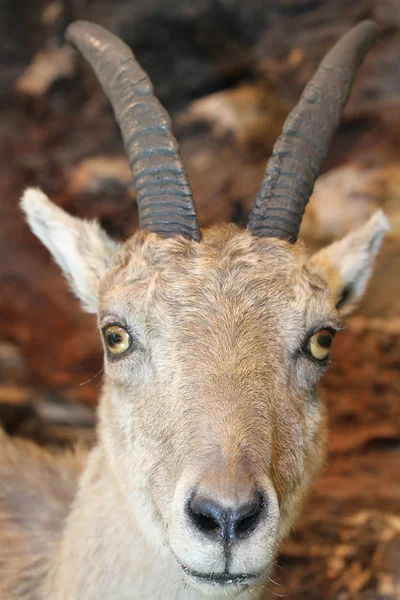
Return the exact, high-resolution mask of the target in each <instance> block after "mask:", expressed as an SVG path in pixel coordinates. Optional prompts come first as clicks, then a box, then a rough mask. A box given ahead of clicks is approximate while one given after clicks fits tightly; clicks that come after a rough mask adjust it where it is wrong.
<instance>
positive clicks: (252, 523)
mask: <svg viewBox="0 0 400 600" xmlns="http://www.w3.org/2000/svg"><path fill="white" fill-rule="evenodd" d="M263 508H264V500H263V498H262V496H261V494H257V496H256V497H255V498H254V500H253V502H251V503H249V504H247V505H246V506H243V507H242V508H240V509H239V510H238V511H236V513H233V515H232V521H233V527H234V532H235V537H237V538H239V539H240V538H244V537H247V536H248V535H249V534H250V533H252V532H253V531H254V529H255V528H256V527H257V525H258V522H259V520H260V517H261V513H262V511H263Z"/></svg>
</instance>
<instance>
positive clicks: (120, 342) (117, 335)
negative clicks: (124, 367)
mask: <svg viewBox="0 0 400 600" xmlns="http://www.w3.org/2000/svg"><path fill="white" fill-rule="evenodd" d="M104 342H105V345H106V346H107V348H108V350H109V351H110V352H111V354H114V355H118V354H123V353H124V352H126V351H127V350H128V348H129V347H130V346H131V344H132V338H131V336H130V335H129V333H128V332H127V330H126V329H124V328H123V327H120V326H119V325H110V326H109V327H106V328H105V330H104Z"/></svg>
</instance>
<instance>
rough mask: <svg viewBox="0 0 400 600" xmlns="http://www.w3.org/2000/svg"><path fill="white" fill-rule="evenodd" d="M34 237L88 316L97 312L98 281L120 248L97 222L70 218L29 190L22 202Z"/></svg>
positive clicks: (43, 197)
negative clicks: (65, 280) (49, 254)
mask: <svg viewBox="0 0 400 600" xmlns="http://www.w3.org/2000/svg"><path fill="white" fill-rule="evenodd" d="M21 208H22V210H23V212H24V213H25V215H26V219H27V221H28V223H29V226H30V228H31V229H32V231H33V233H34V234H35V235H36V236H37V237H38V238H39V239H40V240H41V242H42V243H43V244H44V245H45V246H46V247H47V248H48V250H49V251H50V253H51V254H52V256H53V258H54V260H55V261H56V262H57V263H58V265H59V266H60V267H61V269H62V271H63V272H64V274H65V275H66V277H67V279H68V281H69V282H70V285H71V287H72V289H73V291H74V292H75V294H76V295H77V296H78V298H79V299H80V300H81V302H82V304H83V306H84V308H85V310H86V311H87V312H92V313H94V312H97V309H98V297H97V288H98V282H99V279H100V277H101V276H102V275H103V273H104V272H105V270H106V269H107V268H108V267H109V266H110V265H111V264H112V261H113V259H114V257H115V254H116V251H117V249H118V248H119V244H117V243H116V242H114V241H113V240H111V239H110V238H109V237H108V235H107V234H106V233H105V232H104V231H103V230H102V229H101V227H100V226H99V225H98V224H97V223H96V222H88V221H83V220H82V219H78V218H76V217H72V216H71V215H69V214H67V213H66V212H65V211H64V210H62V209H61V208H59V207H58V206H56V205H55V204H53V203H52V202H51V201H50V200H49V199H48V198H47V196H46V195H45V194H43V192H41V191H40V190H38V189H33V188H30V189H28V190H26V192H25V193H24V195H23V197H22V200H21Z"/></svg>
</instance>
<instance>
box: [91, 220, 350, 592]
mask: <svg viewBox="0 0 400 600" xmlns="http://www.w3.org/2000/svg"><path fill="white" fill-rule="evenodd" d="M99 297H100V315H101V316H100V327H101V329H102V330H103V332H104V333H103V336H104V340H105V351H106V361H105V365H106V366H105V390H104V399H103V404H102V407H101V419H102V436H103V437H104V441H105V443H106V445H107V448H108V454H109V456H110V457H112V463H113V466H114V470H115V473H116V476H117V478H118V480H119V484H120V488H121V490H122V491H123V493H124V495H125V497H126V499H127V501H128V503H129V504H130V505H135V507H136V508H135V513H136V514H139V515H140V517H141V519H142V521H141V526H142V528H143V530H144V533H145V534H149V536H150V537H152V536H154V534H156V535H157V536H158V537H159V543H161V544H165V542H167V546H168V547H169V548H170V550H171V551H172V552H173V553H174V555H175V557H176V559H177V561H178V562H179V563H180V564H181V565H182V567H183V568H184V569H185V570H186V572H187V574H188V576H189V577H191V579H192V580H194V581H197V583H198V585H199V584H200V583H202V585H203V587H204V585H205V582H204V581H202V580H207V579H210V580H211V581H212V580H213V579H214V580H215V581H220V582H225V583H229V582H230V581H233V582H234V583H236V584H239V583H252V582H254V581H255V580H257V579H258V578H259V576H260V574H264V573H265V571H266V570H268V568H269V566H270V564H271V560H272V557H273V555H274V552H275V549H276V545H277V540H278V539H279V538H281V537H282V536H283V535H284V534H285V533H286V532H287V531H288V529H289V528H290V526H291V525H292V523H293V519H294V517H295V515H296V514H297V510H298V507H299V502H300V500H301V498H302V497H303V496H304V492H305V490H306V489H307V488H308V486H309V483H310V480H311V477H312V475H313V474H314V472H315V470H316V469H317V468H318V466H319V464H320V461H321V459H322V448H321V446H322V442H323V436H324V409H323V404H322V403H321V401H320V399H319V398H318V395H317V392H316V383H317V381H318V380H319V379H320V377H321V375H322V373H323V371H324V370H325V367H326V365H327V355H328V351H326V353H325V352H324V348H323V347H322V346H321V352H322V355H324V354H325V356H324V357H323V358H322V359H320V360H318V359H316V358H314V357H313V355H312V354H311V351H310V348H309V339H310V338H311V337H312V336H313V335H314V334H316V332H318V331H321V330H326V331H327V335H328V337H329V336H330V332H331V331H332V332H333V331H335V330H336V329H338V328H339V327H340V324H339V322H338V316H337V312H336V310H335V308H334V301H333V297H332V295H331V294H329V293H328V290H327V286H326V283H325V282H324V280H323V279H322V278H321V276H320V274H318V273H317V272H316V271H315V269H313V268H311V267H310V266H309V265H308V264H307V261H306V259H305V257H304V255H303V251H302V249H301V248H300V247H298V246H291V245H289V244H288V243H287V242H283V241H279V240H272V239H257V238H255V237H252V236H251V235H250V234H249V233H248V232H239V231H238V230H237V229H236V228H234V227H231V226H227V227H224V228H216V229H211V230H209V231H208V232H207V231H206V232H205V233H204V235H203V239H202V242H201V244H198V243H196V242H192V241H188V240H183V239H182V240H179V239H173V240H172V239H171V240H162V239H160V238H158V237H156V236H154V235H152V234H150V235H147V236H145V237H144V239H143V237H142V236H140V237H139V239H138V238H134V239H133V240H132V241H131V242H128V243H127V244H126V246H125V248H124V249H123V250H122V251H121V253H120V255H119V256H118V258H117V259H116V266H115V267H114V268H113V269H111V270H110V271H108V273H107V274H106V275H105V277H104V278H103V279H102V281H101V283H100V292H99ZM114 326H117V327H121V328H123V331H124V332H125V331H126V332H128V335H129V337H130V343H131V346H130V347H129V348H128V349H127V350H126V351H125V352H122V353H121V354H117V355H114V354H112V351H110V350H109V349H107V344H109V343H110V341H111V342H112V341H113V340H112V336H113V333H112V332H114V331H115V330H114V329H109V328H110V327H111V328H112V327H114ZM108 332H111V333H108ZM120 336H121V338H122V337H123V336H126V334H125V333H122V334H121V333H120ZM329 342H330V339H329V341H328V344H329ZM123 343H124V344H125V342H123ZM123 347H124V346H123ZM110 348H111V349H112V350H113V348H112V345H111V346H110ZM114 351H115V350H114ZM137 503H139V504H137ZM138 507H139V512H137V509H138Z"/></svg>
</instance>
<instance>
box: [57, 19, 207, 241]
mask: <svg viewBox="0 0 400 600" xmlns="http://www.w3.org/2000/svg"><path fill="white" fill-rule="evenodd" d="M66 39H67V40H68V41H70V42H72V43H73V44H74V45H75V46H76V47H77V48H78V49H79V50H80V52H81V53H82V54H83V56H84V57H85V58H86V60H87V61H88V62H89V63H90V65H91V66H92V67H93V69H94V71H95V73H96V75H97V77H98V79H99V80H100V83H101V85H102V87H103V89H104V91H105V93H106V94H107V96H108V98H109V99H110V101H111V104H112V106H113V109H114V113H115V117H116V119H117V121H118V124H119V126H120V129H121V132H122V137H123V140H124V144H125V149H126V152H127V154H128V157H129V161H130V165H131V169H132V174H133V181H134V185H135V189H136V195H137V205H138V211H139V227H141V228H146V229H150V230H151V231H153V232H155V233H158V234H159V235H161V236H164V237H171V236H174V235H183V236H185V237H186V238H189V239H192V240H197V241H198V240H199V239H200V231H199V227H198V224H197V219H196V208H195V205H194V201H193V197H192V191H191V189H190V184H189V180H188V178H187V175H186V171H185V168H184V166H183V163H182V159H181V157H180V154H179V149H178V143H177V141H176V139H175V138H174V136H173V135H172V132H171V121H170V118H169V116H168V114H167V112H166V110H165V109H164V108H163V107H162V106H161V104H160V103H159V101H158V100H157V99H156V98H155V97H154V95H153V86H152V84H151V82H150V80H149V78H148V76H147V75H146V73H145V72H144V71H143V70H142V69H141V67H140V66H139V64H138V63H137V62H136V60H135V57H134V56H133V54H132V52H131V50H130V49H129V48H128V46H126V44H124V43H123V42H122V41H121V40H120V39H119V38H117V37H116V36H115V35H113V34H112V33H110V32H109V31H107V30H105V29H103V27H100V26H99V25H95V24H94V23H88V22H86V21H77V22H76V23H73V24H72V25H70V26H69V27H68V29H67V32H66Z"/></svg>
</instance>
